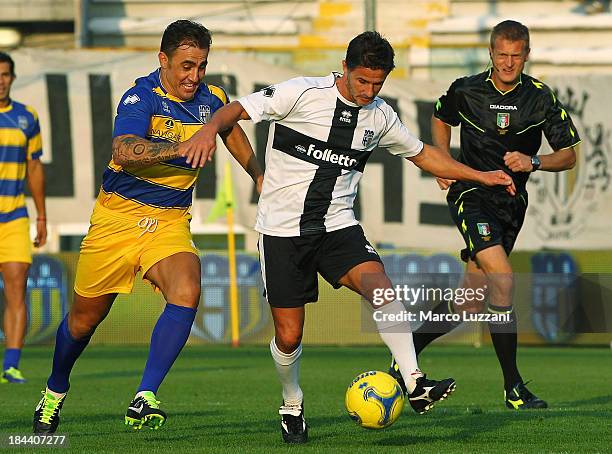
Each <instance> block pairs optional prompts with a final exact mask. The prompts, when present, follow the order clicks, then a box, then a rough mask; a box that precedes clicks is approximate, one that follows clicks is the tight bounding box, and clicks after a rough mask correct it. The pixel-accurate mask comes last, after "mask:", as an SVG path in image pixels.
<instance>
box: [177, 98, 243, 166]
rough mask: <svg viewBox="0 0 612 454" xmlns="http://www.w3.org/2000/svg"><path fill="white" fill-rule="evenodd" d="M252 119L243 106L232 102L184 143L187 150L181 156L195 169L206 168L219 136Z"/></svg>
mask: <svg viewBox="0 0 612 454" xmlns="http://www.w3.org/2000/svg"><path fill="white" fill-rule="evenodd" d="M250 119H251V117H249V114H247V112H246V110H244V108H243V107H242V105H241V104H240V103H239V102H238V101H232V102H231V103H229V104H227V105H225V106H223V107H221V108H220V109H219V110H217V111H216V112H215V113H214V115H213V116H212V118H211V120H210V122H209V123H207V124H205V125H204V126H202V127H201V128H200V130H199V131H198V132H196V133H195V134H194V135H193V136H192V137H191V138H190V139H189V140H188V141H186V142H183V143H184V144H185V149H184V150H183V151H182V154H181V156H185V157H186V158H187V164H191V167H193V168H194V169H195V168H196V167H204V164H206V161H212V157H213V154H214V153H215V150H216V149H217V140H216V136H217V134H219V133H220V132H222V131H225V130H226V129H229V128H231V127H233V126H234V125H235V124H236V123H238V121H239V120H250Z"/></svg>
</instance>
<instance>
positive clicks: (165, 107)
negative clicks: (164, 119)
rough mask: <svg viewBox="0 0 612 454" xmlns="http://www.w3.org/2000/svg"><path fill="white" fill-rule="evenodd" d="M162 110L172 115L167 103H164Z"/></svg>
mask: <svg viewBox="0 0 612 454" xmlns="http://www.w3.org/2000/svg"><path fill="white" fill-rule="evenodd" d="M162 110H163V111H164V112H166V113H168V114H169V113H170V107H169V106H168V103H167V102H166V101H162Z"/></svg>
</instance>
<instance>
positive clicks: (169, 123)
mask: <svg viewBox="0 0 612 454" xmlns="http://www.w3.org/2000/svg"><path fill="white" fill-rule="evenodd" d="M164 125H166V129H172V128H174V120H171V119H167V120H166V121H165V122H164Z"/></svg>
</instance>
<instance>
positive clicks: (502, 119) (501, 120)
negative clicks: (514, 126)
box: [497, 112, 510, 129]
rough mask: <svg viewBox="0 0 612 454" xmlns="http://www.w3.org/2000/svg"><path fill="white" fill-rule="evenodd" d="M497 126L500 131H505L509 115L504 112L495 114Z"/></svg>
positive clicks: (508, 124) (508, 123) (508, 122)
mask: <svg viewBox="0 0 612 454" xmlns="http://www.w3.org/2000/svg"><path fill="white" fill-rule="evenodd" d="M497 126H499V127H500V128H501V129H506V128H507V127H508V126H510V114H509V113H506V112H498V113H497Z"/></svg>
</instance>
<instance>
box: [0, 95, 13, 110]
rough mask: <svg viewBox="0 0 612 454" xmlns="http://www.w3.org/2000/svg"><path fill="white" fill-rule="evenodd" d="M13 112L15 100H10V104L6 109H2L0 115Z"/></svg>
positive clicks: (0, 108)
mask: <svg viewBox="0 0 612 454" xmlns="http://www.w3.org/2000/svg"><path fill="white" fill-rule="evenodd" d="M11 110H13V100H12V99H10V98H9V103H8V105H7V106H6V107H0V113H7V112H10V111H11Z"/></svg>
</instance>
